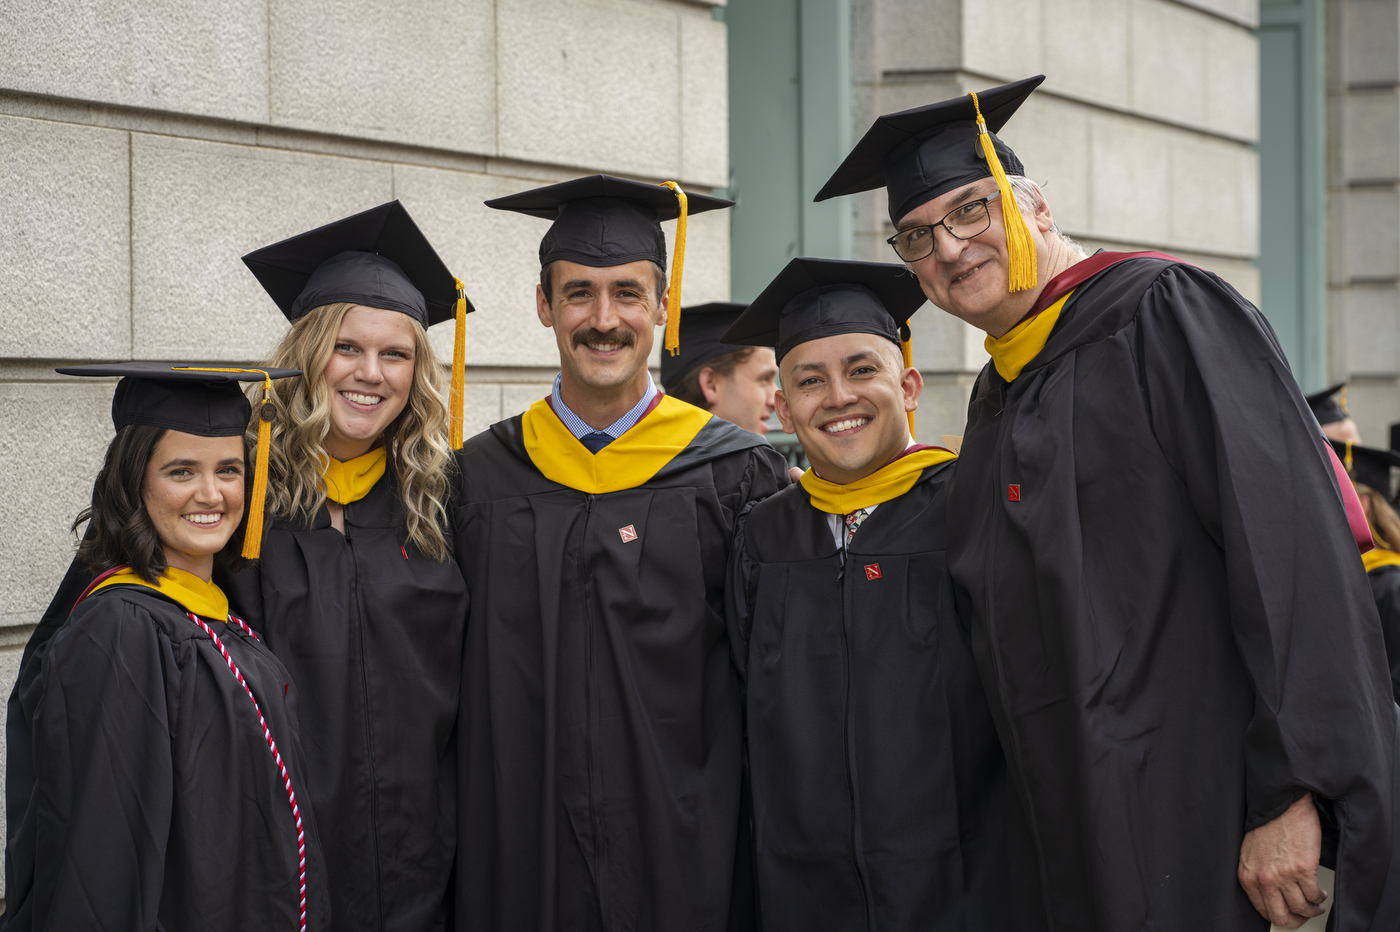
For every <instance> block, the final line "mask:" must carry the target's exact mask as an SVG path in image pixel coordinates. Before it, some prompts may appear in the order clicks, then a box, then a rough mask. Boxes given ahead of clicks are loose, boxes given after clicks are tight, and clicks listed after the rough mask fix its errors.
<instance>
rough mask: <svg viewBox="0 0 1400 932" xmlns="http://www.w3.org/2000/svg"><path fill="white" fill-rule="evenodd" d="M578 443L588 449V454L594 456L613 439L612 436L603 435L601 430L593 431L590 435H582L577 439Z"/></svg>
mask: <svg viewBox="0 0 1400 932" xmlns="http://www.w3.org/2000/svg"><path fill="white" fill-rule="evenodd" d="M578 442H579V443H581V444H583V445H584V446H586V447H588V452H589V453H592V454H594V455H595V456H596V455H597V453H598V451H599V450H601V449H603V447H605V446H607V445H608V444H610V443H612V442H613V438H612V434H607V433H604V432H603V431H601V430H595V431H594V432H593V433H591V434H584V435H583V436H582V437H580V438H578Z"/></svg>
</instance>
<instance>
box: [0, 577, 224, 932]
mask: <svg viewBox="0 0 1400 932" xmlns="http://www.w3.org/2000/svg"><path fill="white" fill-rule="evenodd" d="M166 669H171V670H173V669H174V659H173V656H171V650H170V644H169V642H168V641H165V640H164V639H163V638H161V637H160V636H159V635H158V634H157V632H156V627H155V624H154V622H153V620H152V619H151V618H150V617H149V615H148V614H147V613H146V612H144V611H143V610H141V609H140V608H138V607H136V606H134V605H132V604H131V603H129V602H127V601H125V600H123V599H120V598H116V597H110V596H109V597H105V598H101V599H95V600H93V601H90V602H86V603H84V604H83V606H81V607H80V608H79V609H78V611H77V612H75V613H74V615H73V618H72V619H71V620H70V622H69V625H68V626H67V627H66V628H65V629H64V630H63V631H62V632H61V634H60V635H59V636H57V637H56V638H55V639H54V641H53V642H52V644H51V645H50V649H49V651H48V655H47V658H46V662H45V674H46V675H45V677H44V694H43V697H42V702H41V705H40V707H39V714H38V717H37V719H36V721H35V724H34V776H35V786H34V800H33V806H32V811H31V813H30V814H29V818H30V819H32V829H33V835H32V844H33V851H34V864H35V869H34V873H33V885H32V888H31V889H30V890H29V891H28V896H27V900H28V902H27V903H25V902H20V903H16V902H15V900H14V899H13V897H14V894H15V893H18V892H21V891H7V892H8V893H10V895H11V897H12V899H11V901H10V904H9V905H10V907H11V909H12V910H24V911H26V912H28V913H29V914H30V917H31V921H30V922H28V923H25V925H26V926H27V927H29V928H35V929H93V930H107V929H111V930H125V929H153V928H156V924H157V919H158V915H157V914H158V910H159V907H160V900H161V891H162V886H163V875H164V871H165V863H164V862H165V852H166V845H167V839H168V836H169V833H170V824H171V812H172V804H173V799H174V790H173V776H172V775H173V761H172V754H171V741H170V733H171V728H172V723H171V722H170V721H169V720H168V719H169V717H168V714H167V702H166V695H167V693H166V683H165V675H166V674H165V670H166ZM209 789H210V792H218V791H219V787H218V785H217V783H214V784H211V785H210V787H209Z"/></svg>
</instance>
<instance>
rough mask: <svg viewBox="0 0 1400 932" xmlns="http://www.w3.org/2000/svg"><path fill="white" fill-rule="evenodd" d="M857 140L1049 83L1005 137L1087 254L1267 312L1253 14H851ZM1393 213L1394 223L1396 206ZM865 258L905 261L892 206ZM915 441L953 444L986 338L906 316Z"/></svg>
mask: <svg viewBox="0 0 1400 932" xmlns="http://www.w3.org/2000/svg"><path fill="white" fill-rule="evenodd" d="M855 9H856V14H855V24H856V30H855V36H856V49H855V72H856V134H857V137H859V135H860V134H861V133H864V132H865V130H866V128H867V127H869V125H870V123H871V122H872V121H873V120H874V119H875V117H876V116H878V115H879V114H881V113H888V112H891V111H894V110H902V109H905V108H908V107H915V106H919V105H920V104H925V103H930V102H932V101H936V100H941V99H944V98H947V97H952V96H954V95H957V94H963V93H966V92H967V91H973V90H981V89H982V88H985V87H990V86H993V85H997V84H1002V83H1005V82H1007V81H1013V80H1017V79H1019V78H1024V77H1028V76H1030V75H1033V74H1038V73H1044V74H1046V75H1047V76H1048V77H1047V80H1046V81H1045V83H1044V84H1043V85H1042V86H1041V88H1040V90H1038V91H1037V92H1036V93H1035V94H1034V95H1033V96H1032V97H1031V98H1030V99H1029V100H1028V101H1027V102H1026V104H1025V105H1024V106H1023V107H1022V108H1021V110H1020V112H1019V113H1018V114H1017V115H1016V117H1014V118H1013V119H1012V121H1011V122H1010V123H1009V124H1008V125H1007V127H1006V128H1005V129H1004V130H1003V131H1002V133H1001V134H1000V135H1001V136H1002V137H1003V138H1004V139H1005V140H1006V141H1007V143H1008V144H1009V145H1011V147H1012V148H1014V149H1015V150H1016V153H1017V154H1018V155H1019V156H1020V158H1021V161H1022V162H1023V163H1025V165H1026V169H1027V173H1028V175H1029V177H1031V178H1032V179H1033V180H1035V181H1036V182H1038V183H1040V184H1041V185H1042V186H1043V187H1044V190H1045V196H1046V200H1047V201H1048V202H1049V204H1050V206H1051V209H1052V210H1053V211H1054V213H1055V217H1056V220H1057V222H1058V223H1059V225H1060V227H1061V229H1063V230H1064V231H1065V233H1066V234H1068V235H1069V236H1071V237H1072V238H1074V239H1076V240H1078V241H1080V242H1081V243H1083V244H1084V245H1085V246H1086V247H1088V248H1089V249H1091V250H1092V249H1096V248H1100V247H1102V248H1106V249H1114V250H1125V251H1131V250H1139V249H1157V250H1162V251H1164V252H1168V253H1171V254H1173V255H1177V256H1180V257H1181V258H1183V259H1186V260H1188V261H1191V262H1194V263H1196V264H1198V265H1201V266H1203V267H1205V268H1209V269H1211V270H1213V271H1215V272H1217V273H1219V274H1220V275H1221V276H1223V277H1224V278H1225V279H1226V280H1227V281H1229V282H1230V283H1231V284H1233V285H1234V286H1235V287H1236V288H1237V289H1239V291H1240V292H1241V293H1243V294H1244V295H1245V297H1247V298H1249V299H1250V300H1252V301H1255V302H1257V301H1258V300H1259V278H1258V272H1257V270H1256V269H1255V267H1254V265H1253V260H1254V257H1255V256H1256V255H1257V254H1258V252H1259V236H1258V224H1259V195H1258V191H1259V168H1258V159H1257V157H1256V156H1255V154H1254V152H1253V150H1252V148H1251V147H1252V145H1253V143H1254V142H1255V141H1256V139H1257V138H1258V133H1259V128H1258V119H1259V118H1258V111H1259V106H1258V87H1259V77H1258V73H1259V64H1258V44H1257V41H1256V39H1255V38H1254V35H1253V34H1252V32H1251V29H1252V28H1253V27H1254V26H1255V25H1257V21H1258V11H1257V3H1256V2H1255V0H1199V2H1190V3H1187V2H1178V0H976V2H973V0H857V2H856V4H855ZM1397 209H1400V208H1397ZM856 229H857V237H858V243H857V257H858V258H861V259H873V260H880V261H895V260H894V256H893V253H892V252H891V251H890V248H889V246H887V245H886V244H885V242H884V240H885V239H886V238H887V237H888V236H890V235H891V234H892V233H893V227H892V226H891V224H890V222H889V217H888V214H887V213H886V204H885V195H884V192H883V191H878V192H871V193H868V194H864V195H860V196H859V198H858V204H857V220H856ZM913 330H914V357H915V364H916V365H917V366H918V367H919V368H920V369H921V370H922V371H923V373H924V379H925V384H926V385H927V388H926V390H925V395H924V399H923V401H922V402H921V405H920V417H919V439H920V440H921V441H924V442H935V443H936V442H937V439H938V437H939V436H940V435H941V434H960V433H961V432H962V425H963V423H964V421H965V420H966V403H967V397H968V392H969V391H970V389H971V385H972V380H973V378H974V377H975V376H976V374H977V372H978V370H980V369H981V367H982V365H983V364H984V363H985V361H986V358H987V356H986V353H985V352H984V350H983V348H982V334H980V333H978V332H975V331H973V330H972V328H970V327H968V326H966V325H964V324H962V323H961V322H960V321H957V320H955V319H953V318H951V317H949V316H947V315H946V314H941V313H939V312H938V311H937V310H936V309H935V308H932V307H928V308H925V309H924V310H923V311H922V312H920V313H919V314H918V315H917V316H916V317H915V318H914V327H913Z"/></svg>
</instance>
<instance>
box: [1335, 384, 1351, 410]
mask: <svg viewBox="0 0 1400 932" xmlns="http://www.w3.org/2000/svg"><path fill="white" fill-rule="evenodd" d="M1337 407H1339V408H1341V409H1342V416H1343V417H1351V412H1350V411H1348V410H1347V387H1346V386H1345V385H1343V386H1342V387H1341V388H1340V389H1339V390H1338V391H1337Z"/></svg>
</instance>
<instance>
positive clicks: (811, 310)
mask: <svg viewBox="0 0 1400 932" xmlns="http://www.w3.org/2000/svg"><path fill="white" fill-rule="evenodd" d="M924 301H925V298H924V293H923V290H922V289H921V288H920V287H919V281H918V279H916V278H915V277H914V276H913V274H912V273H910V272H909V270H907V269H906V268H904V266H902V265H896V264H894V263H890V262H851V261H847V260H844V259H807V258H798V259H793V260H792V261H791V262H789V263H788V264H787V267H786V268H784V269H783V270H782V271H781V272H780V273H778V277H777V278H775V279H773V281H771V282H769V283H768V287H767V288H764V289H763V293H762V294H760V295H759V296H758V297H757V298H755V299H754V300H753V303H752V304H750V305H749V307H748V310H746V311H744V313H743V314H741V315H740V316H739V319H738V320H737V321H735V322H734V325H733V326H732V327H730V328H729V330H728V331H726V332H725V334H724V336H723V338H722V339H723V340H724V342H726V343H735V344H742V345H746V346H772V347H774V348H775V349H776V350H777V356H778V360H779V361H780V362H781V361H782V358H783V357H784V356H786V355H787V354H788V351H789V350H791V349H792V348H793V347H794V346H797V345H798V344H801V343H806V342H808V341H809V340H819V339H821V338H822V337H829V336H835V335H836V334H839V333H874V334H878V335H879V336H882V337H885V338H886V339H888V340H891V341H893V342H895V343H901V342H903V339H907V337H908V323H909V318H910V317H911V316H913V314H914V312H915V311H917V310H918V309H919V308H920V307H921V306H922V305H923V303H924Z"/></svg>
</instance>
